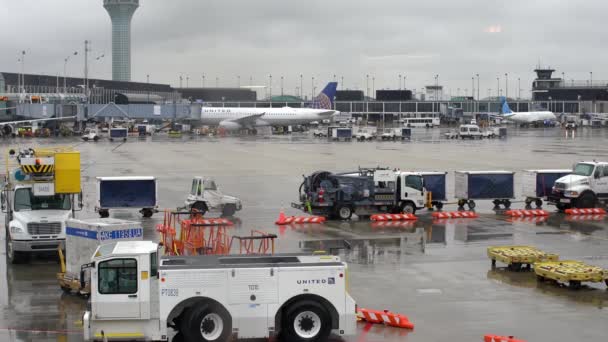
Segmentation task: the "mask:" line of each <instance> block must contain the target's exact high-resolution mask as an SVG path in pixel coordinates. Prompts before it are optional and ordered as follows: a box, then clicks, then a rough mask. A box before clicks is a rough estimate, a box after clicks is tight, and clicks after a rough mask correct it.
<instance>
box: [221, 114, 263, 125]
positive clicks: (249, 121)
mask: <svg viewBox="0 0 608 342" xmlns="http://www.w3.org/2000/svg"><path fill="white" fill-rule="evenodd" d="M264 114H266V113H262V114H253V115H248V116H242V117H240V118H238V119H234V120H230V121H232V122H236V123H238V124H239V125H243V126H253V125H255V122H256V121H257V120H258V119H259V118H261V117H262V116H264Z"/></svg>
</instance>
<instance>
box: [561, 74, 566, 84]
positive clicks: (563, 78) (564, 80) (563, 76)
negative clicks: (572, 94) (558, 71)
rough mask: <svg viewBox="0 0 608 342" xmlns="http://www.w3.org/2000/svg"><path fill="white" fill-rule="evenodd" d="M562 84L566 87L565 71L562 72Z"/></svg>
mask: <svg viewBox="0 0 608 342" xmlns="http://www.w3.org/2000/svg"><path fill="white" fill-rule="evenodd" d="M562 84H563V86H564V87H565V86H566V75H565V74H564V72H562Z"/></svg>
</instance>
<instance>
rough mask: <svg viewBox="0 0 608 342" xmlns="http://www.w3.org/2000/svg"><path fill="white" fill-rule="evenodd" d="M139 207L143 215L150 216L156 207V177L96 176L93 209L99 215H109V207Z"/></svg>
mask: <svg viewBox="0 0 608 342" xmlns="http://www.w3.org/2000/svg"><path fill="white" fill-rule="evenodd" d="M124 208H128V209H130V208H141V210H140V211H139V212H140V213H141V214H142V215H143V217H152V215H154V213H155V212H156V211H157V208H158V196H157V193H156V178H155V177H150V176H144V177H140V176H135V177H97V202H96V206H95V211H97V212H98V213H99V216H101V217H109V216H110V209H124Z"/></svg>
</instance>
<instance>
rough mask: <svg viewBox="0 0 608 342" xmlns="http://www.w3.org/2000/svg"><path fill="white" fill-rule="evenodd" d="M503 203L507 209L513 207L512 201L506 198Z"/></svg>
mask: <svg viewBox="0 0 608 342" xmlns="http://www.w3.org/2000/svg"><path fill="white" fill-rule="evenodd" d="M502 205H504V206H505V209H509V208H511V201H509V200H508V199H506V200H504V201H502Z"/></svg>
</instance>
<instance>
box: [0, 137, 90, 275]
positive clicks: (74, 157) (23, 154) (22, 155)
mask: <svg viewBox="0 0 608 342" xmlns="http://www.w3.org/2000/svg"><path fill="white" fill-rule="evenodd" d="M6 163H7V165H6V175H5V179H4V185H3V187H2V192H1V199H0V201H1V202H2V212H3V213H5V216H4V218H5V231H6V254H7V258H8V260H9V262H10V263H12V264H17V263H21V262H26V261H28V259H29V256H30V255H31V254H33V253H42V252H57V249H58V247H61V248H62V249H65V231H66V229H65V224H66V220H67V219H68V218H69V217H73V216H74V210H75V206H76V203H75V202H76V201H75V198H74V194H80V153H79V152H77V151H73V150H71V149H36V150H34V149H26V150H22V151H19V152H16V151H15V150H10V152H9V153H8V155H7V157H6ZM81 201H82V196H80V195H79V196H78V206H79V208H82V203H81Z"/></svg>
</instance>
